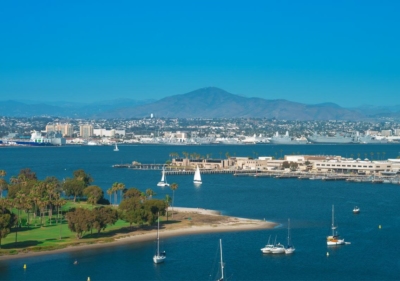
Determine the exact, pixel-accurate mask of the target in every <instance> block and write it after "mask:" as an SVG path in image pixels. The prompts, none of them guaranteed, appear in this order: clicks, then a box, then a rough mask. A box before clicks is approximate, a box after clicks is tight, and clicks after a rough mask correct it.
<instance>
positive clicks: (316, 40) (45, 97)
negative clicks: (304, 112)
mask: <svg viewBox="0 0 400 281" xmlns="http://www.w3.org/2000/svg"><path fill="white" fill-rule="evenodd" d="M399 11H400V1H396V0H392V1H366V0H360V1H350V0H344V1H340V0H339V1H338V0H334V1H326V0H324V1H321V0H316V1H297V0H293V1H284V0H260V1H251V0H246V1H234V0H229V1H228V0H227V1H218V0H210V1H207V0H199V1H196V0H182V1H174V0H168V1H162V0H157V1H151V0H145V1H134V0H129V1H99V0H96V1H84V0H81V1H71V0H68V1H54V0H51V1H44V0H40V1H18V0H17V1H1V2H0V100H9V99H14V100H15V99H19V100H22V99H25V100H26V99H30V100H40V101H60V100H64V101H83V102H92V101H102V100H109V99H114V98H133V99H139V100H141V99H161V98H163V97H166V96H171V95H176V94H184V93H187V92H190V91H193V90H196V89H198V88H202V87H207V86H215V87H219V88H222V89H224V90H226V91H228V92H230V93H232V94H237V95H241V96H245V97H262V98H265V99H287V100H291V101H297V102H302V103H308V104H315V103H321V102H334V103H337V104H339V105H341V106H346V107H348V106H357V105H362V104H371V105H394V104H400V34H399V30H400V16H399Z"/></svg>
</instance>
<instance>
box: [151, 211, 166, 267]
mask: <svg viewBox="0 0 400 281" xmlns="http://www.w3.org/2000/svg"><path fill="white" fill-rule="evenodd" d="M157 220H158V224H157V252H156V254H155V255H154V257H153V261H154V263H162V262H164V260H165V259H166V258H167V256H166V255H165V251H164V252H162V253H160V235H159V231H160V216H158V218H157Z"/></svg>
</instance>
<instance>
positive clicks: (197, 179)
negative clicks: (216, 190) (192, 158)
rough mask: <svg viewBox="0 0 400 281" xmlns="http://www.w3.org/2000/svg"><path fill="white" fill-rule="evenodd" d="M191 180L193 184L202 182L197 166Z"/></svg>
mask: <svg viewBox="0 0 400 281" xmlns="http://www.w3.org/2000/svg"><path fill="white" fill-rule="evenodd" d="M193 182H194V183H195V184H202V182H201V175H200V169H199V166H197V167H196V171H195V172H194V179H193Z"/></svg>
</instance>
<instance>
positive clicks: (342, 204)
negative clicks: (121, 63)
mask: <svg viewBox="0 0 400 281" xmlns="http://www.w3.org/2000/svg"><path fill="white" fill-rule="evenodd" d="M183 151H185V152H189V153H192V152H196V153H199V154H202V155H206V154H210V153H212V157H214V158H218V157H219V156H221V157H224V155H225V153H226V152H229V154H230V155H236V156H269V155H272V156H277V157H280V156H281V155H285V154H292V153H296V154H297V153H299V154H324V155H342V156H344V157H346V156H347V157H351V155H353V157H358V156H357V154H360V155H361V158H365V156H364V155H365V154H367V157H368V158H371V152H373V153H374V156H373V157H374V158H377V157H378V156H377V155H379V154H380V158H382V157H383V155H385V158H396V157H397V156H398V155H399V153H400V146H398V145H365V146H364V145H303V146H290V147H289V146H272V145H251V146H183V147H177V146H173V147H172V146H120V151H119V152H114V151H113V147H101V146H99V147H89V146H82V147H54V148H53V147H47V148H12V147H9V148H1V149H0V169H4V170H6V172H7V176H6V178H7V179H9V177H11V176H13V175H17V174H18V173H19V171H20V170H21V169H23V168H31V169H32V170H33V171H34V172H36V173H37V176H38V177H39V178H40V179H44V178H45V177H46V176H48V175H51V176H56V177H58V178H59V179H63V178H67V177H72V172H73V171H75V170H77V169H84V170H85V171H86V172H87V173H89V174H91V176H92V177H93V178H94V184H96V185H98V186H100V187H101V188H103V189H104V190H106V189H108V188H109V187H111V185H112V184H113V183H114V182H116V181H118V182H123V183H125V185H126V187H136V188H138V189H140V190H146V189H147V188H152V189H153V190H155V192H156V193H157V196H156V198H160V199H161V198H164V197H165V195H166V194H170V195H171V194H172V192H171V190H170V189H169V188H160V187H157V186H156V184H157V182H158V181H159V179H160V176H161V173H160V171H136V170H129V169H115V168H112V167H111V166H112V165H113V164H121V163H131V162H132V161H139V162H142V163H163V162H165V161H166V160H168V159H169V154H170V153H171V152H178V153H182V152H183ZM377 152H379V154H378V153H377ZM202 177H203V184H202V185H201V187H198V188H196V187H195V186H194V185H193V183H192V176H169V177H168V182H169V183H172V182H176V183H177V184H178V185H179V188H178V190H177V191H176V192H175V199H174V202H175V203H174V204H175V206H184V207H201V208H206V209H215V210H220V211H221V212H222V213H223V214H224V215H230V216H238V217H247V218H256V219H264V218H265V219H266V220H269V221H274V222H277V223H279V224H280V226H279V227H277V228H275V229H271V230H257V231H240V232H225V233H212V234H199V235H187V236H181V237H173V238H167V239H165V238H161V240H162V248H163V249H165V250H166V251H167V255H168V258H167V261H166V262H165V263H164V264H160V265H154V264H153V262H152V255H153V254H154V249H155V243H154V242H145V243H141V244H127V245H123V246H110V247H104V248H99V249H92V250H87V249H86V250H77V251H74V252H67V253H61V254H54V253H53V254H49V255H43V256H37V257H31V258H22V259H10V260H5V261H1V262H0V280H87V278H88V277H90V280H91V281H97V280H215V279H216V278H217V276H216V271H217V269H218V266H219V265H218V259H219V257H218V250H219V248H218V247H219V245H218V243H219V239H220V238H221V239H222V241H223V248H224V251H223V253H224V261H225V271H226V272H225V273H226V276H227V278H228V280H400V255H399V252H398V249H399V246H398V239H399V234H398V233H400V216H399V214H400V204H399V203H400V192H399V191H400V186H398V185H391V184H380V185H379V184H370V183H348V182H342V181H339V182H322V181H309V180H298V179H281V180H278V179H273V178H254V177H234V176H232V175H231V174H224V175H215V174H213V175H208V174H204V175H203V176H202ZM332 204H334V205H335V217H336V221H337V224H338V230H339V233H340V234H341V235H342V236H343V238H345V240H346V241H349V242H351V245H344V246H340V247H334V248H332V247H330V248H328V247H327V246H326V236H327V235H329V234H330V232H331V230H330V226H331V208H332ZM355 205H358V206H359V207H360V208H361V213H360V214H359V215H354V214H353V213H352V209H353V207H354V206H355ZM288 218H290V219H291V229H292V230H291V234H292V242H293V244H294V246H295V247H296V252H295V253H294V254H293V255H291V256H285V255H279V256H271V255H263V254H262V253H261V251H260V248H262V247H263V246H264V245H265V244H266V243H267V241H268V237H269V236H270V235H271V237H273V238H274V237H275V236H277V239H278V241H279V242H281V243H284V244H286V236H287V220H288ZM379 225H381V226H382V227H381V228H379ZM327 252H329V254H330V255H329V257H328V256H327V255H326V254H327ZM75 259H76V260H78V261H79V263H78V265H73V261H74V260H75ZM24 264H26V265H27V269H26V270H24V269H23V265H24Z"/></svg>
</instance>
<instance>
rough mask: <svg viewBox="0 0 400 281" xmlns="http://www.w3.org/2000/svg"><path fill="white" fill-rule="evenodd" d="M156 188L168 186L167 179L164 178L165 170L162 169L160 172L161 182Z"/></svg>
mask: <svg viewBox="0 0 400 281" xmlns="http://www.w3.org/2000/svg"><path fill="white" fill-rule="evenodd" d="M157 186H162V187H163V186H169V183H167V177H166V176H165V169H164V167H163V169H162V172H161V180H160V181H159V182H158V183H157Z"/></svg>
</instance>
